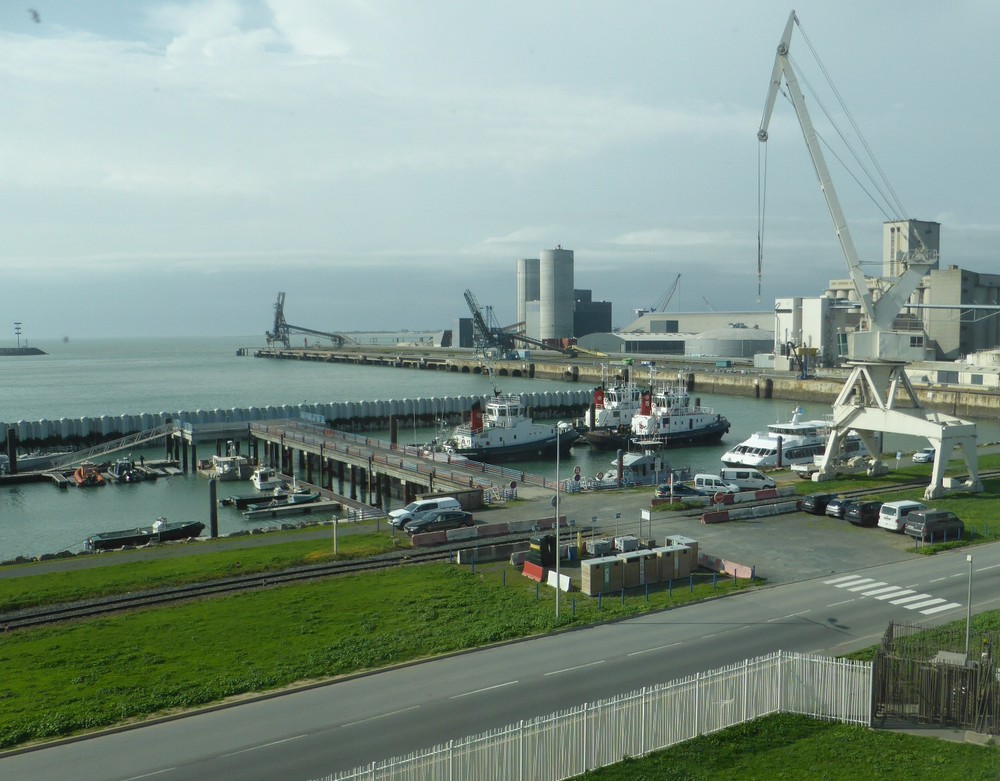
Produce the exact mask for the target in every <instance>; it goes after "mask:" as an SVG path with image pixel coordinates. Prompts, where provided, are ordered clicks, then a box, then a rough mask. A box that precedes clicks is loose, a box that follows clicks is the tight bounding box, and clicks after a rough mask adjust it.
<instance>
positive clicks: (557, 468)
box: [556, 423, 561, 619]
mask: <svg viewBox="0 0 1000 781" xmlns="http://www.w3.org/2000/svg"><path fill="white" fill-rule="evenodd" d="M559 449H560V448H559V424H558V423H557V424H556V619H558V618H559V601H560V600H559V592H560V590H561V589H560V588H559V586H560V582H559V559H560V558H561V557H560V555H559Z"/></svg>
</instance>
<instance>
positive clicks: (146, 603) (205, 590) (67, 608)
mask: <svg viewBox="0 0 1000 781" xmlns="http://www.w3.org/2000/svg"><path fill="white" fill-rule="evenodd" d="M452 555H453V550H451V549H448V550H435V551H406V552H405V553H400V554H391V555H388V556H379V557H376V558H370V559H357V560H350V561H340V562H331V563H329V564H314V565H310V566H306V567H295V568H293V569H287V570H281V571H278V572H262V573H257V574H252V575H241V576H238V577H232V578H222V579H219V580H211V581H207V582H205V583H191V584H188V585H184V586H170V587H168V588H161V589H151V590H149V591H143V592H139V593H131V594H120V595H114V596H108V597H101V598H98V599H88V600H82V601H80V602H72V603H65V604H58V605H50V606H42V607H38V608H27V609H24V610H18V611H12V612H9V613H3V614H0V629H2V630H3V631H13V630H16V629H29V628H33V627H40V626H47V625H50V624H58V623H63V622H66V621H74V620H80V619H85V618H98V617H101V616H107V615H111V614H113V613H121V612H124V611H127V610H138V609H143V608H150V607H161V606H164V605H169V604H174V603H178V602H186V601H190V600H194V599H204V598H206V597H219V596H225V595H226V594H235V593H240V592H245V591H250V590H253V589H261V588H271V587H274V586H286V585H291V584H294V583H301V582H305V581H309V580H317V579H321V578H328V577H333V576H336V575H350V574H356V573H364V572H376V571H378V570H382V569H388V568H390V567H398V566H401V565H413V564H426V563H430V562H436V561H449V560H451V558H452Z"/></svg>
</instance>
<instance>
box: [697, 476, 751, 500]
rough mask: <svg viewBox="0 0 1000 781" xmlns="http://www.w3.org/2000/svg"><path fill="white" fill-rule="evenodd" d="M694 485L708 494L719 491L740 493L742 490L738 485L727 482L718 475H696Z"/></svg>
mask: <svg viewBox="0 0 1000 781" xmlns="http://www.w3.org/2000/svg"><path fill="white" fill-rule="evenodd" d="M693 485H694V487H695V488H697V489H698V490H699V491H701V492H702V493H703V494H707V495H708V496H712V494H718V493H723V494H738V493H739V492H740V487H739V486H738V485H736V484H735V483H729V482H726V481H725V480H723V479H722V478H721V477H719V476H718V475H695V476H694V483H693Z"/></svg>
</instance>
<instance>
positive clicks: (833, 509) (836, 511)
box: [826, 496, 854, 518]
mask: <svg viewBox="0 0 1000 781" xmlns="http://www.w3.org/2000/svg"><path fill="white" fill-rule="evenodd" d="M853 504H854V500H853V499H842V498H840V497H839V496H838V497H834V498H833V499H831V500H830V501H829V502H827V503H826V514H827V515H829V516H830V517H831V518H844V517H846V515H847V510H848V509H849V508H850V507H851V505H853Z"/></svg>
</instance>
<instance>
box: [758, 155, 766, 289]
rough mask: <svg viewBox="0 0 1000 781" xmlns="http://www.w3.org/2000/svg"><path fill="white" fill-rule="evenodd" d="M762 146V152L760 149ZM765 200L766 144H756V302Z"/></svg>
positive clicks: (760, 266) (759, 275)
mask: <svg viewBox="0 0 1000 781" xmlns="http://www.w3.org/2000/svg"><path fill="white" fill-rule="evenodd" d="M761 147H763V148H764V149H763V152H762V151H761ZM766 202H767V144H757V303H758V304H759V303H760V301H761V283H762V279H763V270H764V211H765V205H766Z"/></svg>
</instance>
